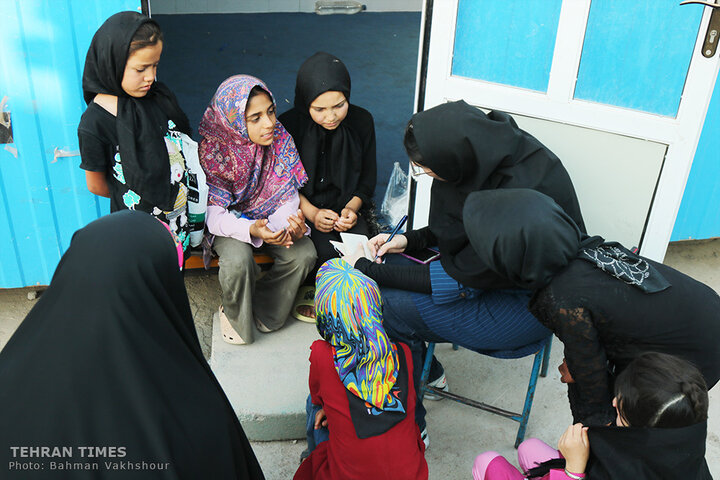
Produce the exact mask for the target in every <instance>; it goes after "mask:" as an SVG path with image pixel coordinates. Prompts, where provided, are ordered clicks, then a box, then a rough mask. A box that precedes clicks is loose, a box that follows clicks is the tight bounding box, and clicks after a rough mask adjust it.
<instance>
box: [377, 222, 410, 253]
mask: <svg viewBox="0 0 720 480" xmlns="http://www.w3.org/2000/svg"><path fill="white" fill-rule="evenodd" d="M407 217H408V216H407V215H403V217H402V218H401V219H400V221H399V222H398V224H397V225H395V228H394V229H393V231H392V232H391V233H390V236H389V237H388V239H387V240H385V243H390V241H391V240H392V239H393V237H394V236H395V235H396V234H397V233H398V231H400V229H401V228H402V227H403V225H405V222H406V221H407ZM379 251H380V249H379V248H378V252H379ZM378 256H379V255H378V254H377V252H376V253H375V258H373V262H374V261H375V260H377V259H378Z"/></svg>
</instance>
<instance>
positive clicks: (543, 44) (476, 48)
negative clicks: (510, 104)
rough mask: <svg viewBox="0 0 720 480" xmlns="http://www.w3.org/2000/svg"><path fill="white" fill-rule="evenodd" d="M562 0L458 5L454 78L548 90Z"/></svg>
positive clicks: (474, 0)
mask: <svg viewBox="0 0 720 480" xmlns="http://www.w3.org/2000/svg"><path fill="white" fill-rule="evenodd" d="M561 5H562V1H561V0H504V1H497V0H459V2H458V15H457V27H456V31H455V49H454V56H453V65H452V74H453V75H457V76H461V77H469V78H474V79H479V80H486V81H489V82H494V83H501V84H505V85H511V86H515V87H520V88H526V89H530V90H537V91H541V92H545V91H547V86H548V81H549V78H550V67H551V65H552V58H553V51H554V49H555V37H556V34H557V27H558V21H559V19H560V7H561Z"/></svg>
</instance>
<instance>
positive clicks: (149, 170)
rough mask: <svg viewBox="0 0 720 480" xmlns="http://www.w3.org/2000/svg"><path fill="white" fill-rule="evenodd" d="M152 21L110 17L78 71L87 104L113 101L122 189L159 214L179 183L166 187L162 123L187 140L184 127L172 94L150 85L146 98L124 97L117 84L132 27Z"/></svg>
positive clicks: (168, 206)
mask: <svg viewBox="0 0 720 480" xmlns="http://www.w3.org/2000/svg"><path fill="white" fill-rule="evenodd" d="M145 23H155V24H157V22H155V20H152V19H150V18H149V17H146V16H145V15H141V14H139V13H137V12H120V13H116V14H115V15H113V16H111V17H110V18H108V19H107V20H105V23H103V24H102V25H101V26H100V28H99V29H98V30H97V32H95V35H94V36H93V39H92V42H91V43H90V48H89V49H88V53H87V57H86V58H85V69H84V70H83V79H82V88H83V96H84V98H85V103H87V104H88V105H89V104H90V102H92V101H93V99H94V98H95V96H96V95H97V94H98V93H104V94H108V95H114V96H116V97H118V107H117V121H116V123H117V135H118V143H119V148H120V156H121V158H122V162H123V167H124V169H123V173H124V175H125V180H126V182H127V185H128V186H129V187H130V188H131V189H132V190H135V191H137V192H138V193H140V194H141V195H142V197H143V198H144V199H146V200H147V201H149V202H151V204H152V205H156V206H158V207H160V208H161V209H163V210H166V211H168V210H172V209H173V205H174V203H175V197H176V196H177V193H178V188H179V184H177V183H176V184H174V185H172V186H171V185H170V160H169V159H168V153H167V147H166V146H165V140H164V138H163V137H164V135H165V133H166V132H167V130H168V120H172V121H173V122H174V123H175V125H176V126H177V129H178V130H180V131H181V132H183V133H186V134H188V135H190V122H189V121H188V119H187V116H186V115H185V113H183V111H182V110H181V109H180V106H179V105H178V103H177V99H176V98H175V95H173V93H172V92H171V91H170V89H169V88H168V87H167V86H165V85H164V84H162V83H160V82H157V81H156V82H154V83H153V85H152V87H151V88H150V90H149V91H148V93H147V95H146V96H144V97H142V98H134V97H131V96H129V95H128V94H126V93H125V91H124V90H123V88H122V79H123V74H124V72H125V64H126V63H127V59H128V51H129V48H130V42H131V40H132V38H133V36H134V35H135V32H137V30H138V28H140V26H141V25H143V24H145Z"/></svg>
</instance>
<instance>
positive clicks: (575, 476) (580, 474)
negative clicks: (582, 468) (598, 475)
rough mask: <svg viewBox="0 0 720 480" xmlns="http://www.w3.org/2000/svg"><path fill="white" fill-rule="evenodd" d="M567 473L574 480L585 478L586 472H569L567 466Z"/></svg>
mask: <svg viewBox="0 0 720 480" xmlns="http://www.w3.org/2000/svg"><path fill="white" fill-rule="evenodd" d="M565 475H567V476H568V477H570V478H572V479H573V480H583V479H584V478H585V474H584V473H572V472H568V469H567V468H566V469H565Z"/></svg>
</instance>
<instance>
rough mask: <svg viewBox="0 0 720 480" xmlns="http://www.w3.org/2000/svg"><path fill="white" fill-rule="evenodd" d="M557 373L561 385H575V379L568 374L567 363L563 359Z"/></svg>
mask: <svg viewBox="0 0 720 480" xmlns="http://www.w3.org/2000/svg"><path fill="white" fill-rule="evenodd" d="M558 372H560V381H561V382H562V383H575V379H574V378H573V377H572V375H571V374H570V370H569V369H568V366H567V362H566V361H565V359H564V358H563V361H562V363H561V364H560V365H558Z"/></svg>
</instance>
